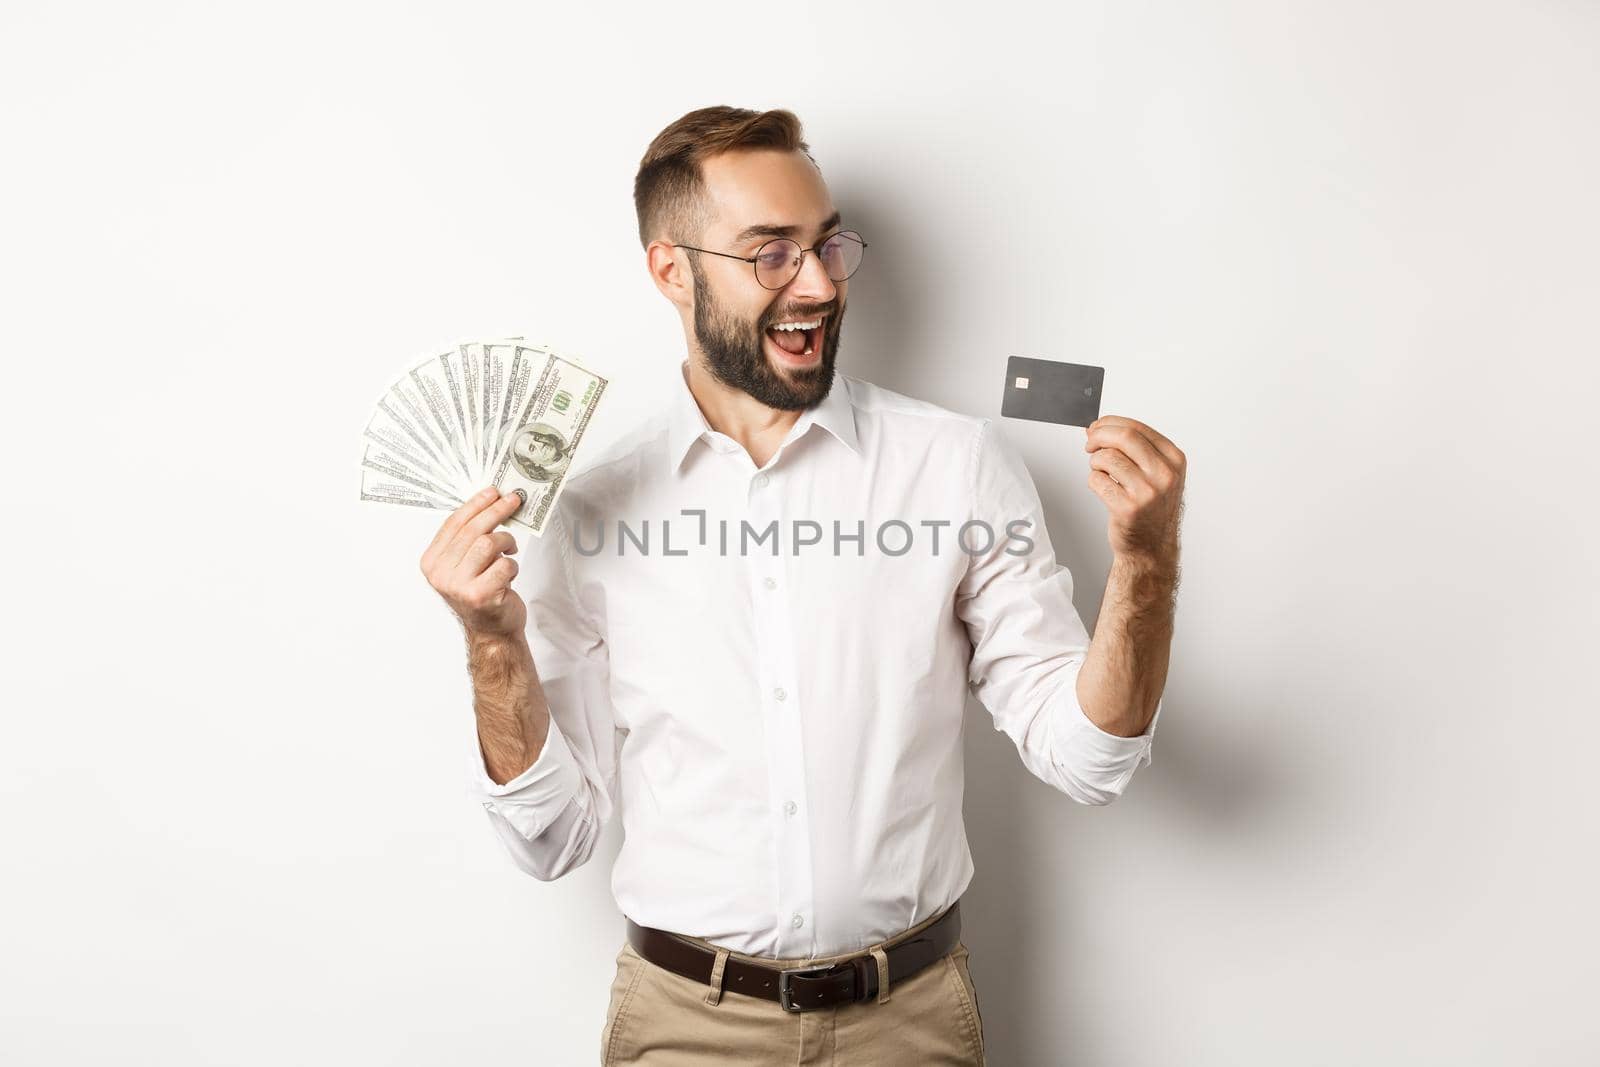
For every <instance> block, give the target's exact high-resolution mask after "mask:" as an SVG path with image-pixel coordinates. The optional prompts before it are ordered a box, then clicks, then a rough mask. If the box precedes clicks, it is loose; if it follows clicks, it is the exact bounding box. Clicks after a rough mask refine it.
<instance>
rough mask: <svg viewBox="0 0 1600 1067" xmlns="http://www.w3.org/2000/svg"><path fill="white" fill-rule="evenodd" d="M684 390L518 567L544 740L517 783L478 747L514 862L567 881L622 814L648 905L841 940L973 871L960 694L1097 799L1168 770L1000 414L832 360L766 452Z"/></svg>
mask: <svg viewBox="0 0 1600 1067" xmlns="http://www.w3.org/2000/svg"><path fill="white" fill-rule="evenodd" d="M683 369H684V370H685V371H686V369H687V363H685V364H684V365H683ZM673 393H674V395H673V397H672V400H671V403H670V404H669V405H667V406H666V407H665V408H664V409H663V410H662V411H661V412H660V414H659V415H658V416H656V417H654V418H652V419H650V420H648V421H646V422H645V423H644V424H642V425H641V426H640V427H639V428H637V429H635V430H634V431H632V432H631V433H629V434H628V435H627V436H626V437H624V438H623V439H622V440H621V441H620V442H618V443H617V444H616V445H614V446H612V447H611V448H609V449H608V450H607V451H606V452H605V453H604V454H602V455H600V456H599V457H597V458H596V459H595V462H593V463H592V464H588V465H584V466H581V467H580V469H579V470H578V472H577V473H575V474H574V475H573V476H572V477H571V478H570V480H569V481H568V483H567V485H566V487H565V489H564V490H563V493H562V496H561V498H560V500H559V502H558V504H557V506H556V507H555V509H554V514H553V516H552V518H551V520H550V524H549V525H548V526H547V527H546V529H545V531H544V534H543V536H542V537H540V538H534V537H528V538H526V539H525V540H524V544H523V548H522V551H521V552H520V553H519V554H518V557H517V558H518V560H519V562H520V564H521V570H520V572H519V573H518V575H517V577H516V579H514V582H513V586H514V588H515V589H516V590H517V591H518V592H520V594H521V595H522V596H523V597H525V598H526V599H527V602H528V605H529V624H528V641H529V645H530V647H531V649H532V652H533V658H534V664H535V667H536V669H537V671H538V674H539V678H540V681H541V683H542V685H543V688H544V693H545V696H546V697H547V699H548V701H549V704H550V713H551V720H552V721H551V724H550V733H549V736H548V738H547V739H546V741H545V745H544V748H543V750H542V751H541V752H540V754H539V757H538V759H537V760H536V761H535V762H534V763H533V765H532V766H531V767H529V768H528V769H527V770H526V771H525V772H523V773H522V774H520V775H518V776H517V777H516V778H514V779H512V780H511V781H509V782H506V783H505V784H504V785H497V784H495V782H494V781H493V779H491V778H490V777H489V776H488V774H487V772H486V770H485V766H484V762H483V754H482V750H481V749H480V747H479V744H478V740H477V735H476V731H475V730H474V731H472V733H471V735H470V739H471V750H470V755H469V760H470V773H471V775H472V781H473V786H474V789H475V790H476V791H477V793H478V794H479V796H480V799H481V800H482V803H483V806H484V808H485V810H486V811H487V812H488V815H489V821H490V823H491V825H492V826H493V827H494V829H495V831H496V832H497V833H498V834H499V836H500V838H501V840H502V841H503V842H504V843H505V846H506V848H507V849H508V850H509V851H510V854H511V857H512V859H513V860H514V861H515V862H516V864H517V866H518V867H519V868H521V869H522V870H523V871H526V872H527V873H529V874H531V875H533V876H534V877H535V878H539V879H544V880H550V879H554V878H559V877H560V876H561V875H563V874H565V873H567V872H568V871H571V870H572V869H574V868H575V867H577V866H578V865H580V864H582V863H584V862H585V861H586V860H587V859H588V858H589V856H590V854H591V852H592V850H593V848H594V844H595V840H596V838H597V837H598V835H599V833H600V830H601V827H602V826H603V825H604V824H606V823H607V822H608V821H609V820H610V819H611V818H612V815H613V812H616V813H618V814H620V816H621V818H622V825H623V832H624V841H623V844H622V848H621V851H620V853H619V855H618V857H617V861H616V865H615V867H614V868H613V871H612V877H611V888H612V893H613V895H614V896H615V898H616V902H617V905H618V907H619V908H620V909H621V910H622V912H623V913H624V914H625V915H627V916H629V917H630V918H632V919H633V920H634V921H635V922H638V923H641V924H643V925H645V926H654V927H658V928H661V929H665V930H671V931H676V932H679V933H688V934H693V935H696V936H698V937H702V938H705V939H707V940H709V941H712V942H714V943H716V944H719V945H722V946H724V947H726V948H729V949H732V950H734V951H739V952H745V953H750V954H754V955H761V956H769V957H809V956H820V955H832V954H835V953H841V952H848V951H853V950H856V949H859V948H863V947H865V946H867V945H869V944H872V943H873V942H876V941H881V940H884V939H886V938H888V937H891V936H893V935H895V934H898V933H901V932H902V931H904V930H906V929H907V928H909V927H911V926H913V925H915V924H917V923H919V922H921V921H923V920H924V919H926V918H929V917H930V916H932V915H934V914H936V913H937V912H939V911H941V910H942V909H944V908H946V907H948V906H949V905H950V904H951V903H953V902H954V901H955V900H956V898H957V897H959V896H960V895H961V893H962V891H963V890H964V889H966V887H967V884H968V882H969V881H970V880H971V878H972V873H973V866H972V856H971V852H970V850H969V848H968V845H967V837H966V828H965V826H964V824H963V821H962V813H961V797H962V739H961V734H962V723H963V712H964V707H965V703H966V696H967V693H968V691H969V689H970V691H971V692H972V693H973V694H974V695H976V697H977V698H978V700H979V701H980V702H981V703H982V704H983V706H984V707H985V708H987V709H988V711H989V712H990V714H992V715H993V717H994V722H995V726H996V728H997V729H999V730H1002V731H1004V732H1005V734H1006V735H1007V736H1008V737H1010V738H1011V740H1012V741H1013V742H1015V744H1016V746H1017V750H1018V752H1020V753H1021V756H1022V762H1023V765H1024V766H1025V767H1027V769H1028V770H1029V771H1030V772H1031V773H1033V774H1034V775H1036V776H1038V777H1039V778H1040V779H1042V780H1043V781H1045V782H1047V783H1049V784H1050V785H1052V786H1054V787H1055V788H1056V789H1059V790H1060V791H1061V792H1063V793H1065V794H1067V795H1068V796H1069V797H1071V798H1072V799H1074V800H1076V801H1079V802H1080V803H1084V804H1106V803H1109V802H1111V801H1113V800H1115V799H1116V798H1117V797H1118V796H1120V795H1121V794H1122V792H1123V790H1124V789H1125V788H1126V787H1127V785H1128V782H1129V779H1130V778H1131V777H1132V776H1133V773H1134V771H1135V770H1136V769H1137V767H1138V766H1140V765H1141V764H1145V763H1149V762H1150V746H1151V736H1152V734H1153V733H1154V730H1155V725H1156V720H1159V718H1160V712H1161V705H1160V704H1157V707H1156V714H1155V718H1154V719H1153V720H1152V721H1151V723H1150V726H1149V728H1148V729H1147V730H1146V732H1145V733H1144V734H1143V735H1141V736H1138V737H1120V736H1118V735H1115V734H1112V733H1109V732H1107V731H1105V730H1102V729H1100V728H1099V727H1098V726H1096V725H1095V724H1094V723H1093V722H1091V721H1090V720H1089V718H1088V717H1087V716H1086V715H1085V714H1084V712H1083V709H1082V707H1081V706H1080V705H1079V703H1078V699H1077V689H1076V683H1077V678H1078V670H1079V668H1080V667H1081V666H1082V664H1083V661H1084V656H1085V654H1086V652H1087V650H1088V645H1089V634H1088V631H1087V629H1086V628H1085V627H1084V624H1083V620H1082V619H1081V618H1080V617H1079V615H1078V613H1077V610H1076V609H1075V607H1074V606H1073V603H1072V575H1071V572H1070V571H1068V570H1067V569H1066V568H1064V567H1062V566H1061V565H1060V564H1059V563H1057V561H1056V556H1055V551H1054V550H1053V549H1052V548H1051V544H1050V537H1049V534H1048V533H1047V532H1046V531H1045V528H1044V517H1043V513H1042V511H1041V508H1040V504H1039V497H1038V494H1037V492H1036V491H1035V489H1034V485H1033V481H1032V479H1031V478H1030V477H1029V475H1028V471H1027V469H1026V468H1025V467H1024V465H1023V463H1022V461H1021V458H1020V456H1019V454H1018V453H1017V452H1016V451H1015V449H1014V448H1013V447H1012V446H1011V445H1009V444H1008V443H1007V442H1006V441H1005V439H1004V438H1003V437H1002V435H1001V433H1000V427H998V426H997V425H995V424H994V422H993V420H991V419H988V418H982V417H977V416H971V415H963V414H959V413H957V412H953V411H949V410H946V409H944V408H940V407H937V406H935V405H933V404H930V403H926V402H924V401H920V400H916V399H913V398H911V397H907V396H903V395H901V394H899V393H895V392H891V391H890V390H888V389H883V388H880V387H878V386H876V385H873V384H871V383H869V382H865V381H862V380H860V379H857V378H853V377H849V376H847V375H844V374H839V373H836V374H835V376H834V381H833V386H832V388H831V389H830V391H829V393H828V396H827V399H826V400H825V401H824V402H823V403H822V404H820V405H819V406H817V407H816V408H814V409H812V410H809V411H805V412H802V413H801V414H800V416H799V417H798V418H797V419H796V421H795V424H794V426H793V427H792V428H791V429H790V431H789V433H788V435H787V436H786V437H785V438H784V441H783V444H782V445H781V446H780V447H779V448H778V450H777V451H776V452H775V453H774V454H773V456H772V458H771V459H770V460H769V461H768V462H767V464H766V466H764V467H762V468H760V469H759V470H758V469H757V467H756V465H755V464H754V462H753V461H752V460H751V458H750V455H749V453H747V452H746V451H745V450H744V448H743V447H742V446H741V445H739V444H738V443H737V442H735V441H734V440H733V439H732V438H730V437H728V436H726V435H724V434H721V433H718V432H716V431H715V430H712V429H711V428H710V427H709V426H708V425H707V424H706V421H705V417H704V415H703V414H702V412H701V411H700V408H699V405H698V404H697V403H696V402H695V400H694V395H693V393H691V392H690V390H689V387H688V383H687V379H685V380H684V381H683V382H682V383H681V388H674V390H673ZM986 530H987V531H988V532H987V533H986V532H985V531H986ZM958 537H959V541H958V540H957V539H958Z"/></svg>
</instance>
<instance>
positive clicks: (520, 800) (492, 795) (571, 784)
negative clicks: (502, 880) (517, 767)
mask: <svg viewBox="0 0 1600 1067" xmlns="http://www.w3.org/2000/svg"><path fill="white" fill-rule="evenodd" d="M471 733H472V752H473V757H472V763H473V779H474V780H473V784H474V786H475V787H476V789H477V791H478V793H479V794H480V795H481V799H482V803H483V806H484V807H485V808H486V809H488V810H490V811H493V812H495V813H496V814H498V815H500V816H502V817H503V818H504V819H505V820H506V821H507V822H509V823H510V824H511V825H512V826H513V827H515V828H516V830H517V832H518V833H519V834H521V835H522V836H523V837H526V838H529V839H530V840H531V839H532V838H535V837H538V836H539V834H541V833H542V832H543V831H544V830H545V829H547V828H548V827H549V826H550V824H551V823H552V822H554V821H555V818H556V816H557V815H559V814H561V810H562V809H563V808H565V807H566V806H567V802H568V801H569V800H571V799H572V798H573V797H574V796H576V795H577V793H578V789H579V786H580V785H581V784H582V781H583V776H582V774H581V772H580V771H579V770H578V763H577V760H575V759H574V758H573V755H572V750H571V749H570V748H569V747H568V746H567V739H566V738H565V737H564V736H563V735H562V733H561V730H560V728H559V727H557V726H556V720H555V717H554V716H551V717H550V731H549V733H548V734H546V736H545V739H544V748H543V749H541V750H540V752H539V758H538V759H536V760H534V761H533V765H532V766H530V767H529V768H528V769H527V770H525V771H523V772H522V773H521V774H519V775H517V776H516V777H515V778H513V779H511V780H510V781H508V782H506V783H505V784H504V785H501V784H499V783H497V782H496V781H495V780H494V779H493V778H490V777H489V771H488V768H487V767H486V766H485V765H484V760H483V748H482V746H481V744H480V742H479V741H478V736H477V730H476V729H474V730H472V731H471Z"/></svg>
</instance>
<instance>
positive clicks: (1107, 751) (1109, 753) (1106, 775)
mask: <svg viewBox="0 0 1600 1067" xmlns="http://www.w3.org/2000/svg"><path fill="white" fill-rule="evenodd" d="M1076 685H1077V679H1076V677H1074V679H1073V687H1072V688H1070V689H1069V697H1068V700H1067V705H1066V706H1065V707H1063V709H1062V710H1063V712H1064V713H1065V721H1066V722H1068V723H1069V724H1070V725H1069V726H1068V737H1066V738H1065V739H1064V740H1065V741H1066V750H1067V751H1069V752H1076V753H1081V754H1082V757H1083V764H1082V765H1083V769H1084V772H1085V776H1086V777H1087V778H1088V780H1089V781H1090V782H1091V783H1092V784H1094V785H1096V786H1099V787H1101V788H1104V789H1107V790H1109V791H1110V792H1112V793H1117V794H1120V793H1121V792H1122V790H1123V789H1125V788H1126V787H1127V785H1128V781H1129V779H1131V778H1132V777H1133V772H1134V771H1136V770H1138V769H1139V768H1140V767H1142V766H1145V765H1146V764H1148V763H1149V762H1150V752H1151V749H1152V746H1153V744H1154V740H1155V732H1156V723H1157V722H1158V721H1159V720H1160V719H1161V707H1162V705H1163V704H1164V703H1165V699H1166V698H1165V697H1162V698H1160V699H1158V700H1157V701H1156V710H1155V714H1154V715H1152V716H1151V717H1150V724H1149V725H1148V726H1146V727H1145V728H1144V733H1142V734H1138V735H1136V736H1134V737H1123V736H1122V735H1120V734H1114V733H1111V732H1110V731H1108V730H1103V729H1101V728H1100V727H1099V726H1098V725H1096V723H1095V722H1094V720H1093V719H1091V718H1089V716H1088V714H1087V713H1086V712H1085V711H1084V710H1083V705H1081V704H1079V703H1078V695H1077V691H1076Z"/></svg>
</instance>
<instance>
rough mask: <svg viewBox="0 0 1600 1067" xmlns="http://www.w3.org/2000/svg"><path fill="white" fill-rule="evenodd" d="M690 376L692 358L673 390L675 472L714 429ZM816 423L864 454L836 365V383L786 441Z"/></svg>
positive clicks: (671, 455) (671, 447)
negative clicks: (697, 396) (694, 447)
mask: <svg viewBox="0 0 1600 1067" xmlns="http://www.w3.org/2000/svg"><path fill="white" fill-rule="evenodd" d="M688 375H689V361H688V360H684V361H683V362H682V363H681V364H679V366H678V385H677V388H676V389H674V391H673V392H674V397H673V404H672V420H671V428H670V431H669V433H668V436H667V448H668V459H669V460H670V461H671V463H672V469H673V471H674V472H676V471H677V470H678V469H679V468H680V467H681V466H683V461H684V458H685V457H686V456H687V455H688V454H689V449H690V448H691V447H692V446H693V445H694V443H695V442H696V441H698V440H700V439H701V438H702V437H704V436H705V435H706V434H709V433H711V432H712V430H711V426H710V424H709V423H707V422H706V417H705V413H704V412H702V411H701V410H700V404H699V403H698V402H697V401H696V400H695V398H694V392H693V391H692V390H691V389H690V388H689V377H688ZM813 423H815V424H816V425H818V426H821V427H822V428H823V429H825V430H827V431H828V432H829V433H831V434H833V436H834V437H836V438H838V439H839V441H840V442H842V443H843V444H844V445H845V446H846V447H848V448H849V449H850V451H852V452H854V453H855V454H857V455H860V454H861V445H860V442H859V441H858V440H857V438H856V414H855V409H854V408H853V407H852V406H851V404H850V396H849V390H848V387H847V385H846V383H845V380H844V376H843V375H841V374H840V373H839V370H838V368H837V367H835V368H834V371H833V385H832V386H831V387H829V389H828V395H827V397H826V398H824V399H823V401H822V403H821V404H818V405H817V406H816V407H814V408H809V409H807V410H805V411H802V412H801V413H800V417H799V418H798V419H796V420H795V425H794V427H793V428H792V429H791V430H790V432H789V436H788V437H787V438H786V441H785V443H787V442H788V441H797V440H799V439H800V438H801V437H802V436H804V435H805V434H806V433H807V432H809V431H810V429H811V426H812V424H813Z"/></svg>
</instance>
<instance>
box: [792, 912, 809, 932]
mask: <svg viewBox="0 0 1600 1067" xmlns="http://www.w3.org/2000/svg"><path fill="white" fill-rule="evenodd" d="M789 925H790V926H792V927H794V928H795V929H796V930H798V929H800V927H801V926H803V925H805V920H804V919H802V918H800V913H799V912H795V913H794V918H792V919H790V920H789Z"/></svg>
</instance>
